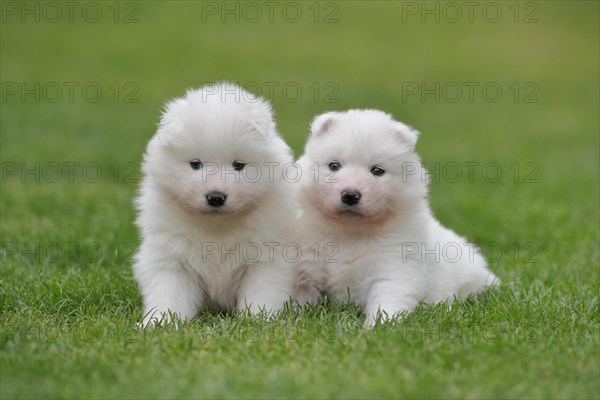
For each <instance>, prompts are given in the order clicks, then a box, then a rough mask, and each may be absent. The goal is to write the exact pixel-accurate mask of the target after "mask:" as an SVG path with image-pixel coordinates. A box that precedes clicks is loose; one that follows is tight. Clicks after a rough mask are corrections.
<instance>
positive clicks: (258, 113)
mask: <svg viewBox="0 0 600 400" xmlns="http://www.w3.org/2000/svg"><path fill="white" fill-rule="evenodd" d="M292 162H293V158H292V152H291V150H290V148H289V147H288V146H287V145H286V143H285V142H284V141H283V139H282V138H281V137H280V135H279V134H278V132H277V129H276V126H275V122H274V119H273V113H272V111H271V106H270V104H269V103H268V102H267V101H266V100H264V99H262V98H259V97H257V96H254V95H252V94H250V93H248V92H246V91H244V90H243V89H242V88H240V87H238V86H236V85H234V84H231V83H227V82H224V83H218V84H211V85H207V86H204V87H201V88H200V89H197V90H188V92H187V93H186V95H185V96H184V97H182V98H176V99H174V100H171V101H169V102H168V103H167V104H166V106H165V110H164V113H163V115H162V117H161V121H160V124H159V126H158V130H157V132H156V134H155V135H154V137H153V138H152V139H151V140H150V142H149V144H148V147H147V149H146V153H145V155H144V159H143V166H142V171H143V180H142V182H141V189H140V192H139V196H138V197H137V199H136V206H137V210H138V212H139V215H138V218H137V221H136V222H137V225H138V227H139V230H140V231H141V238H142V241H141V245H140V248H139V251H138V253H137V256H136V263H135V265H134V275H135V278H136V280H137V282H138V284H139V286H140V289H141V293H142V297H143V301H144V318H143V322H142V324H143V325H144V326H147V325H149V324H153V323H155V322H157V321H161V320H162V321H169V320H171V318H172V317H174V316H176V317H177V319H180V320H189V319H191V318H192V317H194V316H195V315H196V314H197V313H198V312H199V310H200V309H202V308H207V309H216V310H245V309H248V310H249V311H250V312H252V313H259V312H263V311H264V312H267V313H273V312H276V311H278V310H280V309H282V307H283V306H284V303H285V301H286V300H288V299H289V296H290V295H291V294H292V287H293V281H294V276H293V267H292V265H291V264H290V263H288V262H285V260H283V259H282V258H281V253H280V252H279V251H277V243H280V242H281V240H282V238H283V237H285V230H286V226H287V225H288V222H287V217H289V215H291V214H292V213H293V212H294V211H293V209H291V208H290V207H293V206H292V204H293V200H292V199H291V197H290V196H291V190H290V188H289V187H288V183H287V182H286V181H285V180H284V179H282V177H283V174H282V168H285V166H286V165H287V164H290V163H292Z"/></svg>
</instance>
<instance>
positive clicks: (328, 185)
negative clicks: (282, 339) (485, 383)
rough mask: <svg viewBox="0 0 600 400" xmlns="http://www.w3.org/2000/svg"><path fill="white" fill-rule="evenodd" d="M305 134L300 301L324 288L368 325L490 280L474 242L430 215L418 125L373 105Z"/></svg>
mask: <svg viewBox="0 0 600 400" xmlns="http://www.w3.org/2000/svg"><path fill="white" fill-rule="evenodd" d="M311 131H312V132H311V136H310V138H309V140H308V143H307V144H306V148H305V154H304V156H302V157H301V159H300V160H299V161H298V163H299V165H300V166H301V168H302V171H303V177H302V180H301V182H300V183H299V185H298V190H297V191H296V192H297V193H296V197H297V200H298V202H299V204H300V206H301V208H302V210H303V214H302V217H301V218H300V222H299V231H300V232H299V234H300V237H302V238H303V239H302V241H303V242H304V246H305V249H307V250H310V249H313V250H314V249H317V248H318V249H319V250H320V251H321V252H320V254H318V255H317V253H316V252H315V251H312V252H311V251H306V252H305V253H306V257H305V258H304V260H303V262H301V263H300V264H299V265H298V273H299V275H298V285H299V293H298V298H299V300H300V301H309V302H310V301H314V300H315V296H316V295H317V294H318V293H319V292H324V293H325V294H326V295H327V296H328V297H329V298H331V299H333V300H334V301H348V300H350V301H352V302H356V303H359V304H361V305H363V306H364V307H365V308H366V310H365V311H366V316H367V318H366V321H365V326H366V327H372V326H373V325H374V324H375V323H376V321H377V319H378V318H380V317H382V318H383V319H384V320H385V319H387V318H391V317H394V316H397V315H399V314H401V313H406V312H410V311H411V310H413V309H414V308H415V307H416V306H417V305H418V304H419V302H421V301H424V302H427V303H438V302H441V301H448V302H449V303H450V302H452V301H453V299H454V298H455V297H459V298H460V297H465V296H468V295H469V294H471V293H476V292H478V291H480V290H482V289H483V288H485V287H486V286H489V285H492V284H494V283H496V282H497V280H496V277H495V276H494V275H493V274H492V273H491V272H490V271H488V269H487V267H486V262H485V260H484V259H483V257H482V256H481V255H480V254H479V252H478V251H477V250H476V249H475V247H474V246H473V245H471V244H469V243H468V242H467V240H466V239H464V238H462V237H460V236H458V235H457V234H456V233H454V232H452V231H450V230H449V229H446V228H444V227H443V226H442V225H440V223H439V222H438V221H437V220H436V219H435V217H434V216H433V214H432V212H431V210H430V208H429V204H428V199H427V179H426V172H425V171H424V169H423V167H422V165H421V162H420V159H419V157H418V155H417V154H416V153H415V144H416V142H417V137H418V132H417V131H415V130H413V129H411V128H410V127H408V126H406V125H404V124H402V123H400V122H397V121H395V120H394V119H393V118H392V117H391V116H390V115H388V114H386V113H383V112H381V111H376V110H350V111H347V112H330V113H326V114H323V115H320V116H318V117H316V118H315V120H314V121H313V123H312V126H311ZM325 249H329V250H328V251H323V250H325ZM315 261H316V262H315Z"/></svg>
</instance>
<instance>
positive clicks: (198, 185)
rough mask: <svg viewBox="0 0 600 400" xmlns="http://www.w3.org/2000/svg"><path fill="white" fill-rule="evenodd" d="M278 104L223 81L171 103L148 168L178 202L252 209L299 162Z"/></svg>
mask: <svg viewBox="0 0 600 400" xmlns="http://www.w3.org/2000/svg"><path fill="white" fill-rule="evenodd" d="M291 160H292V156H291V151H290V149H289V147H288V146H287V145H286V144H285V142H284V141H283V140H282V139H281V137H280V136H279V134H278V133H277V130H276V127H275V123H274V121H273V114H272V112H271V106H270V104H269V103H268V102H267V101H266V100H264V99H262V98H259V97H256V96H254V95H252V94H250V93H248V92H246V91H245V90H243V89H242V88H240V87H239V86H236V85H234V84H231V83H227V82H223V83H217V84H212V85H207V86H204V87H202V88H200V89H197V90H188V92H187V93H186V95H185V96H184V97H182V98H177V99H174V100H172V101H170V102H168V103H167V104H166V106H165V111H164V113H163V115H162V118H161V121H160V124H159V128H158V131H157V133H156V135H155V136H154V138H153V139H152V140H151V142H150V144H149V145H148V149H147V152H146V155H145V158H144V173H145V174H146V175H147V176H148V177H149V179H151V181H152V182H153V183H154V184H155V185H156V186H157V187H158V188H159V190H161V191H162V192H163V193H166V194H167V195H168V196H169V198H170V199H171V200H172V203H173V204H176V205H178V206H180V207H182V208H184V209H186V210H188V211H191V212H194V213H200V214H231V213H241V212H247V211H250V210H252V209H253V208H254V207H255V206H256V205H257V204H260V202H261V200H263V198H264V197H265V196H267V195H268V194H269V193H270V192H271V190H272V189H273V187H274V184H275V183H276V182H277V181H278V178H279V177H280V174H278V172H279V171H280V170H281V168H282V167H283V165H285V164H286V163H288V162H291Z"/></svg>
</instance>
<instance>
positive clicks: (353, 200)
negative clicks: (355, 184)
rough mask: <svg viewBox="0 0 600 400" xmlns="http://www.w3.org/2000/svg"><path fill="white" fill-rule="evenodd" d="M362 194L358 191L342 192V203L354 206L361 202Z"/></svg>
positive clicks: (347, 190) (348, 190)
mask: <svg viewBox="0 0 600 400" xmlns="http://www.w3.org/2000/svg"><path fill="white" fill-rule="evenodd" d="M360 196H361V195H360V192H359V191H358V190H352V189H345V190H342V203H344V204H347V205H349V206H353V205H355V204H357V203H358V202H359V201H360Z"/></svg>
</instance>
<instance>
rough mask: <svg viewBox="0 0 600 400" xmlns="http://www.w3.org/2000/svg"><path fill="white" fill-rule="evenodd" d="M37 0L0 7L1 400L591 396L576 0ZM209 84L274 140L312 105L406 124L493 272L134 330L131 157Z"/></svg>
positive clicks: (590, 79) (595, 389) (582, 49)
mask: <svg viewBox="0 0 600 400" xmlns="http://www.w3.org/2000/svg"><path fill="white" fill-rule="evenodd" d="M36 4H37V5H36ZM42 4H44V3H43V2H31V3H27V4H26V5H25V3H24V2H2V3H0V6H1V7H2V9H1V11H2V15H1V18H2V22H1V25H0V29H1V32H0V33H1V35H0V45H1V47H0V51H1V57H0V67H1V69H0V73H1V81H2V90H1V95H2V99H1V103H0V105H1V113H0V130H1V162H2V181H1V195H0V211H1V224H0V232H1V242H2V250H1V253H0V256H1V260H0V261H1V264H0V265H1V266H0V323H1V326H0V367H1V368H0V395H1V397H2V398H3V399H9V398H134V397H135V398H191V397H204V398H206V397H208V398H230V397H236V398H281V397H283V398H310V397H318V398H348V397H351V398H417V397H418V398H441V397H443V398H473V399H479V398H582V399H583V398H585V399H588V398H599V397H600V367H599V365H600V354H599V346H600V340H599V314H600V309H599V301H598V296H599V289H600V286H599V240H600V237H599V223H600V222H599V220H600V215H599V200H600V199H599V195H600V193H599V181H600V176H599V168H600V166H599V146H600V144H599V129H600V127H599V114H598V109H599V106H600V104H599V50H598V40H599V33H598V32H599V31H598V29H599V5H598V3H597V2H593V1H580V2H578V1H548V2H520V3H514V2H494V3H490V4H492V5H491V6H489V5H487V4H488V3H484V2H482V3H481V4H480V5H479V6H477V7H476V8H474V9H473V12H472V13H471V14H470V13H469V9H468V8H467V7H466V6H465V5H464V4H463V3H462V2H450V3H443V2H442V3H438V2H366V1H365V2H361V1H350V2H324V3H316V4H315V3H313V2H296V3H279V2H276V3H275V6H274V7H276V8H274V9H273V13H272V15H271V14H269V8H268V7H270V6H267V5H265V4H264V3H263V2H251V3H250V4H251V6H250V7H254V8H248V7H247V6H245V4H246V3H242V2H229V3H227V4H225V3H221V2H205V3H200V2H188V1H181V2H166V1H153V2H150V1H148V2H144V1H140V2H129V3H119V4H118V5H117V6H115V4H114V3H113V2H96V3H91V4H92V5H91V6H86V5H87V4H88V3H77V4H78V6H77V7H76V8H75V9H74V10H73V14H72V20H70V17H69V14H68V10H67V9H66V8H65V6H64V5H61V4H63V3H62V2H51V4H53V5H54V6H52V5H51V6H50V7H54V8H43V7H44V6H43V5H42ZM289 4H291V5H289ZM436 4H437V6H436ZM444 4H450V6H444ZM23 7H29V8H30V9H33V10H34V11H33V12H34V14H27V13H25V14H22V11H23V10H22V8H23ZM36 7H38V11H37V12H39V14H35V12H36V11H35V10H36ZM57 7H58V11H60V12H61V14H60V15H58V14H56V12H57V11H56V9H57ZM86 7H87V8H86ZM223 7H229V8H228V9H226V10H224V9H223ZM244 7H246V8H244ZM435 7H438V11H437V13H438V14H436V11H435ZM443 7H445V8H443ZM84 8H85V13H86V14H83V12H84ZM236 9H237V10H238V11H239V22H238V21H236V18H238V16H237V15H236V14H235V12H236V11H235V10H236ZM429 9H432V10H434V11H432V12H433V14H430V13H429V11H427V10H429ZM98 10H100V12H101V16H100V17H98V16H97V15H98V14H94V12H96V11H98ZM227 10H234V11H233V12H234V14H228V12H229V11H227ZM257 10H258V11H257ZM284 10H285V11H284ZM298 10H300V12H301V14H297V13H298ZM484 10H485V11H484ZM498 10H499V12H500V14H497V13H498ZM221 11H225V14H224V15H221ZM257 12H260V13H261V15H260V17H259V15H258V14H257ZM457 12H460V13H461V14H457ZM484 12H485V13H484ZM495 13H496V14H495ZM36 15H39V22H37V21H36V18H38V16H36ZM222 18H225V20H224V21H223V20H222ZM96 19H97V20H98V21H97V22H93V21H94V20H96ZM270 19H271V20H270ZM436 19H439V21H436ZM115 21H116V22H115ZM125 22H130V23H125ZM223 79H226V80H232V81H236V82H239V83H241V84H244V85H247V86H248V88H250V89H254V91H255V92H258V93H259V94H262V95H266V96H268V97H270V98H272V100H273V103H274V109H275V111H276V113H277V122H278V126H279V129H280V131H281V132H282V134H283V136H284V137H285V139H286V140H287V141H288V143H289V144H290V145H291V146H292V147H293V149H294V151H295V152H296V154H297V155H299V154H301V152H302V147H303V144H304V142H305V138H306V135H307V131H308V125H309V123H310V121H311V119H312V117H313V116H314V115H315V114H317V113H320V112H324V111H328V110H343V109H348V108H364V107H369V108H380V109H383V110H385V111H388V112H390V113H392V114H394V116H395V117H396V118H397V119H399V120H402V121H404V122H407V123H409V124H411V125H413V126H415V127H416V128H418V129H419V130H420V131H421V133H422V134H421V138H420V141H419V143H418V146H417V149H418V151H419V153H420V154H421V155H422V158H423V160H424V162H425V164H426V165H427V166H428V167H429V168H430V169H431V170H432V172H433V175H432V182H431V203H432V208H433V210H434V212H435V214H436V215H437V216H438V218H439V219H440V220H441V221H442V222H443V223H444V224H445V225H446V226H448V227H450V228H452V229H454V230H456V231H457V232H459V233H461V234H462V235H465V236H466V237H468V238H469V239H470V240H471V241H474V242H476V243H478V244H479V245H480V246H481V247H483V248H484V250H485V251H484V253H485V255H486V257H487V259H488V260H489V262H490V268H491V269H492V270H493V271H494V272H495V273H496V274H497V275H498V276H499V277H500V278H501V280H502V285H501V286H500V287H499V288H497V289H494V290H491V291H488V292H486V293H484V294H482V295H480V296H478V297H475V298H473V299H469V300H468V301H467V302H464V303H461V304H455V305H453V306H452V307H451V309H450V310H448V309H447V308H446V307H445V306H444V305H438V306H423V307H421V308H419V309H418V310H417V311H415V312H414V313H412V314H411V315H409V316H408V317H406V318H405V319H403V320H402V321H400V322H398V323H396V324H394V325H386V326H378V327H376V328H375V329H374V330H373V331H365V330H363V329H362V328H361V326H362V321H363V316H362V315H361V314H360V309H358V308H356V307H353V306H351V305H338V306H330V305H326V304H321V305H319V306H315V307H308V308H305V309H303V310H302V311H301V312H299V313H295V312H292V311H288V312H286V313H284V315H282V316H281V317H280V318H278V319H277V320H273V321H263V320H260V319H252V318H242V317H238V316H235V315H228V314H223V315H220V314H205V315H202V316H200V317H199V318H197V319H196V320H194V321H193V322H192V323H189V324H185V325H183V326H182V327H181V328H180V329H179V330H175V329H172V328H170V327H161V328H157V329H154V330H153V329H150V330H145V331H144V330H140V329H139V328H138V327H137V325H136V322H137V320H138V318H139V317H140V314H141V299H140V295H139V293H138V289H137V286H136V283H135V281H134V279H133V277H132V272H131V261H132V260H131V258H132V252H133V250H134V249H135V247H136V245H137V243H138V242H139V238H138V235H137V232H136V229H135V227H134V225H133V220H134V217H135V213H134V210H133V207H132V198H133V197H134V195H135V192H136V188H137V181H138V179H139V169H138V165H139V162H140V160H141V156H142V153H143V150H144V148H145V145H146V143H147V141H148V140H149V138H150V137H151V135H152V134H153V132H154V129H155V126H156V123H157V121H158V118H159V115H160V109H161V107H162V105H163V104H164V102H165V101H166V100H167V99H169V98H171V97H173V96H178V95H182V94H183V93H184V91H185V89H186V88H188V87H195V86H199V85H201V84H202V83H203V82H210V81H216V80H223Z"/></svg>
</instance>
